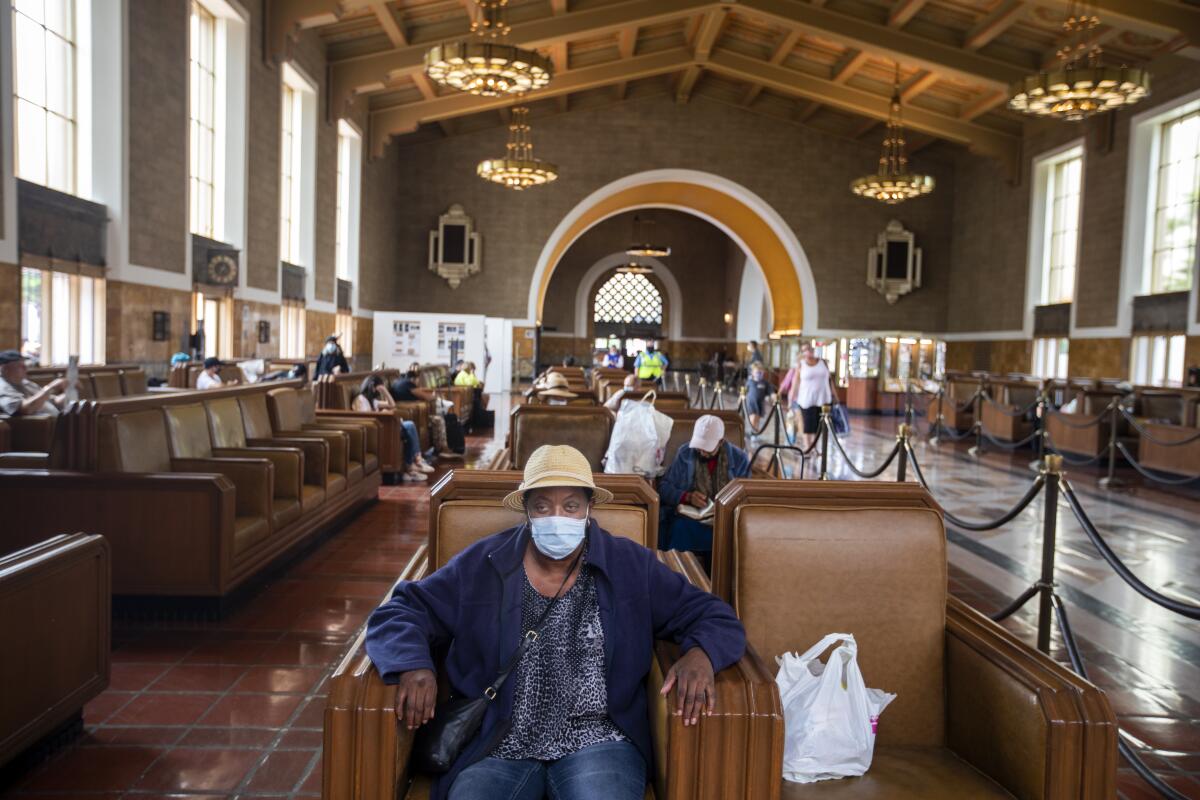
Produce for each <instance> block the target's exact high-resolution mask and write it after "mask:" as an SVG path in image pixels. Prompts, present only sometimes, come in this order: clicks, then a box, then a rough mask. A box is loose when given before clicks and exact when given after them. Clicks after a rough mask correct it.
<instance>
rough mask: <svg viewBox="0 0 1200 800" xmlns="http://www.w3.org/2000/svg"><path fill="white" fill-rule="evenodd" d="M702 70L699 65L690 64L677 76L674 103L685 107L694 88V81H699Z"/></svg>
mask: <svg viewBox="0 0 1200 800" xmlns="http://www.w3.org/2000/svg"><path fill="white" fill-rule="evenodd" d="M701 72H703V70H702V69H701V68H700V65H699V64H692V65H691V66H690V67H688V68H687V69H685V70H684V71H683V72H682V73H680V75H679V81H678V82H677V83H676V84H675V102H676V103H678V104H679V105H681V106H684V105H687V101H688V100H690V99H691V97H692V89H695V88H696V81H698V80H700V73H701Z"/></svg>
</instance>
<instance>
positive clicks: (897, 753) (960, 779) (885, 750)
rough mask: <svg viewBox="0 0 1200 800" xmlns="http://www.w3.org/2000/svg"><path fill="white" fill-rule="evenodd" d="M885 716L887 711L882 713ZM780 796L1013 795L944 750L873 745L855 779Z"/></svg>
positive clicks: (798, 799)
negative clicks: (868, 762) (867, 765)
mask: <svg viewBox="0 0 1200 800" xmlns="http://www.w3.org/2000/svg"><path fill="white" fill-rule="evenodd" d="M859 652H860V653H861V652H862V651H861V650H860V651H859ZM889 711H891V709H890V708H889V709H887V711H884V714H885V715H886V714H887V713H888V712H889ZM884 718H886V716H885V717H884ZM881 721H882V720H881ZM782 797H783V800H935V798H945V800H960V799H961V800H967V798H970V800H1001V798H1004V799H1005V800H1011V798H1012V797H1013V795H1012V794H1010V793H1009V792H1007V791H1005V790H1004V789H1003V788H1002V787H1000V786H998V785H997V784H996V783H995V781H992V780H991V779H989V778H988V777H987V776H985V775H983V774H982V773H981V772H979V770H977V769H975V768H974V767H972V766H971V765H970V764H968V763H966V762H965V761H963V760H962V759H960V758H959V757H958V756H956V755H954V753H952V752H950V751H949V750H947V749H945V748H941V747H938V748H900V747H887V746H886V745H884V746H881V745H879V744H876V746H875V755H874V758H873V759H872V761H871V769H870V770H869V771H868V772H867V774H866V775H863V776H862V777H861V778H843V779H842V780H836V781H818V782H817V783H792V782H790V781H785V782H784V784H783V794H782Z"/></svg>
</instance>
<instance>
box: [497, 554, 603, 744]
mask: <svg viewBox="0 0 1200 800" xmlns="http://www.w3.org/2000/svg"><path fill="white" fill-rule="evenodd" d="M549 604H550V598H548V597H543V596H542V595H541V594H540V593H539V592H538V591H537V590H536V589H534V588H533V585H532V584H531V583H530V582H529V578H528V577H526V579H525V588H524V590H523V593H522V596H521V629H522V630H523V631H525V630H529V629H530V628H531V627H533V625H534V624H535V623H536V622H537V620H538V617H540V616H541V615H542V612H544V611H545V610H546V606H548V605H549ZM515 679H516V687H515V690H514V700H513V715H512V727H511V728H510V729H509V731H508V733H507V734H506V735H505V737H504V739H502V740H501V742H500V744H499V745H498V746H497V747H496V749H495V750H493V751H492V753H491V755H492V756H494V757H496V758H506V759H535V760H538V761H554V760H556V759H559V758H562V757H564V756H568V755H570V754H571V753H574V752H576V751H578V750H582V749H583V748H585V747H588V746H590V745H593V744H599V743H600V742H614V741H620V740H623V739H625V738H626V737H625V735H624V734H622V733H621V731H620V729H618V728H617V726H616V725H615V724H614V723H613V721H612V720H611V719H609V716H608V685H607V681H606V680H605V675H604V629H603V628H602V627H601V625H600V606H599V604H598V603H597V601H596V581H595V578H594V576H593V574H592V570H591V568H590V567H588V565H587V564H584V565H583V566H581V567H580V573H579V577H578V578H577V579H576V580H575V585H574V586H572V587H571V589H570V590H569V591H568V592H567V593H566V594H564V595H563V596H562V598H561V599H560V600H559V601H558V604H557V605H556V606H555V607H554V610H553V611H551V612H550V616H549V617H547V618H546V622H545V624H544V625H543V626H542V631H541V634H540V635H539V636H538V638H537V641H535V642H534V643H533V645H532V646H531V647H530V648H529V649H528V650H527V651H526V652H525V655H524V656H523V657H522V658H521V663H520V664H519V665H518V666H517V672H516V676H515Z"/></svg>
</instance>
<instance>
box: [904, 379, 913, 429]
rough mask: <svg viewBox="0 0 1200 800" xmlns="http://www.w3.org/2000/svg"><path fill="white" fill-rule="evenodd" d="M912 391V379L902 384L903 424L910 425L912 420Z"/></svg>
mask: <svg viewBox="0 0 1200 800" xmlns="http://www.w3.org/2000/svg"><path fill="white" fill-rule="evenodd" d="M912 400H913V393H912V381H911V380H910V381H908V382H907V383H905V384H904V424H905V425H912V421H913V403H912Z"/></svg>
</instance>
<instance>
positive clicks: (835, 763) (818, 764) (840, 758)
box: [775, 633, 896, 783]
mask: <svg viewBox="0 0 1200 800" xmlns="http://www.w3.org/2000/svg"><path fill="white" fill-rule="evenodd" d="M832 644H838V646H837V647H835V648H834V649H833V652H831V653H830V654H829V659H828V661H827V662H826V663H824V664H822V663H821V661H820V659H819V658H818V657H819V656H820V655H821V653H823V652H824V651H825V650H826V648H828V647H829V646H830V645H832ZM775 660H776V661H777V662H779V674H778V675H776V676H775V683H776V685H777V686H778V687H779V696H780V700H781V702H782V704H783V724H784V741H783V777H784V779H785V780H789V781H796V782H798V783H812V782H814V781H822V780H828V779H830V778H847V777H851V776H855V775H862V774H863V773H865V772H866V771H867V770H868V769H869V768H870V766H871V756H872V755H873V753H874V751H875V730H876V725H877V723H878V721H879V715H880V714H881V713H883V709H884V708H886V707H887V704H888V703H890V702H892V700H894V699H895V698H896V695H894V694H888V693H887V692H881V691H879V690H878V689H868V688H867V687H866V684H864V683H863V677H862V672H860V671H859V669H858V644H857V643H856V642H855V641H854V636H853V635H851V634H849V633H831V634H829V635H828V636H826V637H825V638H823V639H821V641H819V642H817V643H816V644H815V645H813V646H812V647H810V648H809V649H808V650H807V651H806V652H805V653H804V655H800V656H797V655H796V654H795V653H784V654H783V655H782V656H781V657H778V658H776V659H775Z"/></svg>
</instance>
